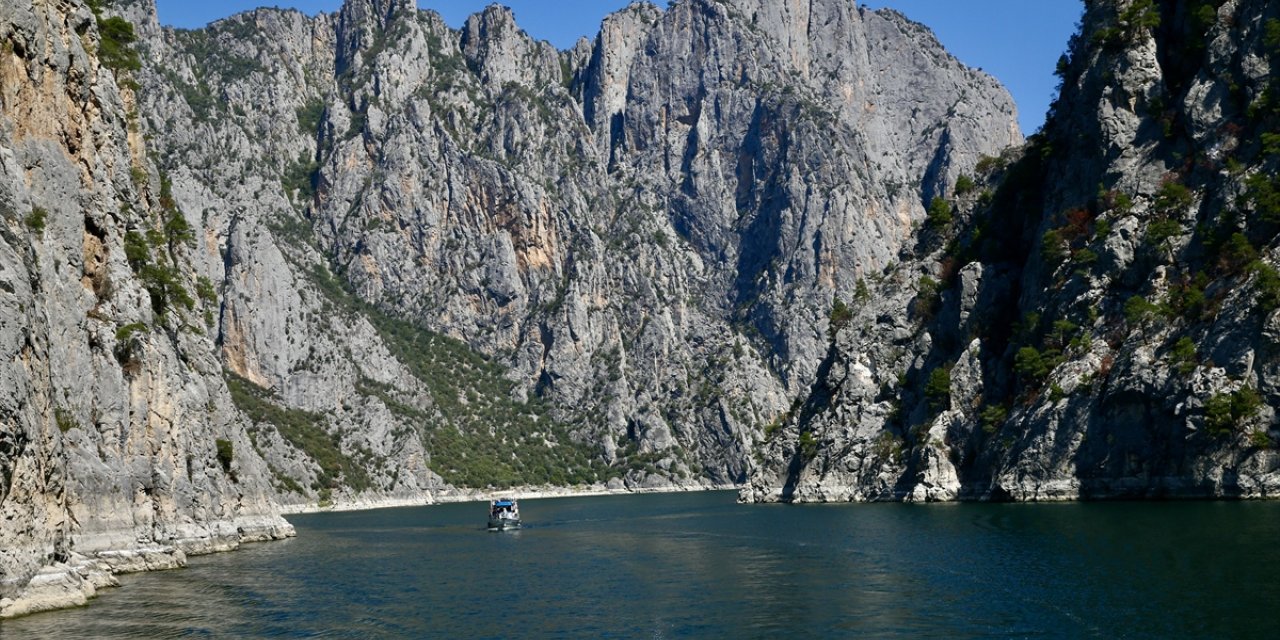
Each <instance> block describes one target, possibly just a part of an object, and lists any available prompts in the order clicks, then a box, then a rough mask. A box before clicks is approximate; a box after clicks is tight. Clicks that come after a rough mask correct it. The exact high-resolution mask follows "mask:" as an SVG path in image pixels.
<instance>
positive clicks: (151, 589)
mask: <svg viewBox="0 0 1280 640" xmlns="http://www.w3.org/2000/svg"><path fill="white" fill-rule="evenodd" d="M521 511H522V514H523V516H524V518H525V522H526V523H527V527H526V528H525V529H524V530H522V531H519V532H514V533H512V532H508V533H489V532H487V531H484V529H483V525H484V515H485V506H484V505H482V504H477V503H472V504H459V505H445V506H437V507H426V508H413V509H389V510H382V511H372V512H362V513H340V514H317V515H307V516H293V517H291V518H290V520H291V521H292V522H293V523H294V524H295V525H296V526H297V529H298V537H297V538H296V539H294V540H290V541H287V542H279V543H268V544H261V545H252V546H248V547H246V548H244V549H243V550H241V551H237V552H235V553H230V554H220V555H215V556H205V557H200V558H193V559H192V561H191V566H190V567H189V568H187V569H183V570H179V571H172V572H164V573H151V574H143V575H135V576H123V577H122V583H123V585H124V586H123V587H121V588H119V589H109V590H106V591H105V592H103V594H102V596H101V597H99V598H98V599H97V600H95V601H94V602H93V603H92V604H91V605H90V606H89V607H85V608H82V609H77V610H73V611H62V612H56V613H49V614H40V615H36V616H31V617H27V618H22V619H19V620H14V621H7V622H3V623H0V637H3V638H5V639H6V640H7V639H9V638H44V637H49V638H78V637H83V638H124V637H128V638H162V637H190V636H195V637H216V638H225V637H336V638H348V637H349V638H367V637H410V638H420V637H438V638H513V637H519V636H524V637H559V638H596V637H623V638H686V637H693V638H743V637H769V638H774V637H784V636H792V637H818V636H822V637H875V638H893V637H901V638H917V637H947V638H965V637H984V638H985V637H1013V638H1022V637H1033V638H1040V637H1047V638H1078V637H1098V638H1117V637H1133V638H1139V637H1152V638H1174V637H1280V617H1278V612H1277V608H1276V605H1277V597H1278V596H1280V503H1210V502H1199V503H1104V504H1054V505H930V506H910V505H898V504H886V505H842V506H803V507H800V506H774V505H771V506H743V505H737V504H734V494H732V493H725V492H718V493H703V494H677V495H647V496H621V497H603V498H568V499H555V500H527V501H521Z"/></svg>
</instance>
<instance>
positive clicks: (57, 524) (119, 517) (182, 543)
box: [0, 0, 292, 617]
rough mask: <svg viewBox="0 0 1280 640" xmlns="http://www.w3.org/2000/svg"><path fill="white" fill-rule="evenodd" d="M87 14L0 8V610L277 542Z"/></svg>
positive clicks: (133, 113)
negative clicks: (195, 557)
mask: <svg viewBox="0 0 1280 640" xmlns="http://www.w3.org/2000/svg"><path fill="white" fill-rule="evenodd" d="M94 22H95V18H94V16H93V14H92V13H91V12H90V11H89V10H88V9H87V8H85V7H83V6H80V5H78V4H61V5H56V6H55V5H46V4H43V3H40V4H36V5H33V4H31V3H24V2H16V1H8V0H6V1H5V2H2V3H0V87H3V89H0V167H2V168H0V215H2V217H3V221H2V222H0V353H2V358H3V362H4V363H5V365H4V366H3V367H0V388H2V389H3V393H2V394H0V395H2V397H3V398H2V399H0V617H6V616H12V615H20V614H23V613H29V612H32V611H39V610H42V609H47V608H54V607H59V606H68V605H74V604H82V603H83V602H84V600H85V598H86V597H88V596H90V595H92V594H93V593H94V591H95V589H96V588H97V587H101V586H106V585H108V584H111V583H112V580H111V578H110V574H111V572H113V571H116V572H118V571H136V570H142V569H146V568H156V567H162V566H177V565H180V564H182V563H183V562H185V556H186V554H191V553H209V552H212V551H217V550H224V549H229V548H233V547H235V546H237V545H239V544H240V543H241V542H243V541H250V540H261V539H268V538H276V537H283V536H285V535H291V534H292V528H291V527H290V526H289V525H288V523H286V522H285V521H284V520H283V519H281V518H280V517H279V515H278V511H277V508H276V506H275V503H274V502H273V500H272V496H273V492H272V490H271V488H270V486H269V485H268V484H267V483H266V481H265V476H266V468H265V465H264V463H263V461H262V460H261V459H260V458H259V457H257V456H256V455H255V454H254V453H253V449H252V447H250V446H249V443H248V438H247V435H246V431H245V424H244V421H243V419H242V418H241V417H240V414H239V413H238V412H237V411H235V409H234V407H233V406H232V405H231V400H230V397H229V395H228V393H227V388H226V386H225V384H223V382H222V376H221V373H220V372H221V366H220V365H219V363H218V361H217V357H216V351H215V350H214V346H213V341H212V339H211V338H210V336H209V334H208V333H207V331H206V328H205V327H204V326H203V325H204V323H203V321H202V314H203V312H204V310H205V309H207V308H209V306H211V305H212V304H213V302H212V301H208V300H204V299H201V298H200V297H198V296H195V295H194V292H195V291H196V290H197V288H198V283H197V280H196V278H195V273H194V271H193V270H192V268H191V261H190V258H189V252H190V248H189V246H188V244H187V242H186V241H185V240H184V239H183V237H184V231H183V229H185V228H186V225H184V224H182V221H184V220H185V218H184V217H183V215H184V214H183V213H182V212H180V211H177V210H175V209H173V207H172V205H171V204H170V203H168V201H167V199H166V197H165V195H163V194H164V193H165V188H164V187H162V185H161V181H160V179H159V177H158V176H157V174H156V172H155V169H154V167H153V166H152V165H151V164H150V162H149V161H148V160H147V154H148V147H147V145H146V144H145V142H144V140H143V137H142V135H141V131H140V130H139V129H138V128H137V105H136V99H135V96H134V94H133V93H132V92H131V90H130V89H129V88H128V87H127V86H125V87H124V88H121V85H120V84H118V83H117V76H116V74H115V72H113V71H112V70H110V69H108V68H106V67H104V66H102V65H101V63H100V61H99V59H98V58H97V57H96V55H95V53H94V52H95V51H96V50H97V48H98V46H99V44H100V41H99V39H98V34H97V30H96V27H95V24H94ZM148 236H149V237H148ZM139 252H141V254H140V253H139ZM180 291H181V293H179V292H180ZM187 292H191V293H187ZM184 300H185V301H184ZM220 448H221V450H222V451H223V453H222V455H221V456H220V455H219V449H220Z"/></svg>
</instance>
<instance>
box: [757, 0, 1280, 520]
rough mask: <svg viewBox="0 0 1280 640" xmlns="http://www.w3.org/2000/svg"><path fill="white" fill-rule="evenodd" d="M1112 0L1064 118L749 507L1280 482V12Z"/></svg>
mask: <svg viewBox="0 0 1280 640" xmlns="http://www.w3.org/2000/svg"><path fill="white" fill-rule="evenodd" d="M1086 4H1087V10H1086V12H1085V15H1084V19H1083V24H1082V30H1081V32H1080V33H1079V34H1078V35H1077V36H1076V37H1075V38H1073V40H1072V42H1071V46H1070V50H1069V51H1068V53H1067V54H1066V55H1065V56H1064V57H1063V59H1062V61H1061V62H1060V63H1059V66H1058V74H1059V76H1060V78H1061V79H1062V91H1061V95H1060V97H1059V98H1058V99H1057V101H1056V102H1055V104H1054V106H1053V108H1052V111H1051V113H1050V114H1049V120H1048V123H1047V124H1046V126H1045V129H1044V131H1043V132H1042V133H1041V134H1040V135H1037V136H1035V137H1033V139H1032V140H1030V141H1029V142H1028V144H1027V145H1026V146H1025V147H1024V148H1022V149H1020V150H1017V151H1011V152H1008V153H1005V154H1001V155H999V156H997V157H992V158H989V159H984V160H983V161H981V162H980V163H978V166H977V167H976V168H975V171H974V173H973V174H971V175H970V176H968V177H967V178H966V179H964V180H959V181H956V182H954V183H952V184H951V188H950V190H949V191H948V192H947V193H945V194H943V198H942V199H940V200H938V201H937V202H936V203H934V204H933V206H931V207H930V211H931V214H930V216H929V218H928V220H927V221H926V224H925V226H924V228H923V229H922V231H921V233H920V234H919V235H918V236H917V241H916V242H915V243H914V245H913V246H909V247H908V248H907V250H905V251H904V252H903V253H902V255H901V257H900V263H899V264H898V265H897V266H896V267H895V268H893V269H887V270H885V271H884V272H883V273H882V274H880V275H878V276H877V277H875V278H871V279H869V286H868V292H867V295H866V296H865V297H863V298H862V299H861V300H857V301H850V303H849V308H848V311H847V312H845V313H844V314H843V316H842V322H841V324H842V325H843V328H841V329H840V330H839V331H838V332H837V333H836V334H835V336H834V339H833V341H832V343H831V349H830V351H829V353H828V356H827V358H826V360H825V361H824V363H823V366H822V371H821V373H820V375H819V380H818V382H817V383H816V384H815V385H814V386H813V388H812V389H811V391H810V393H809V394H807V395H806V397H805V398H804V399H803V400H802V401H800V402H798V403H797V404H796V405H795V406H794V407H793V409H792V411H791V412H790V413H789V414H788V416H787V419H786V420H785V421H783V422H781V423H780V424H779V426H778V428H776V429H773V430H771V432H770V435H769V436H768V440H767V441H766V443H765V444H764V445H763V446H762V447H761V448H760V453H759V455H758V456H757V457H756V460H758V461H759V462H758V465H757V466H756V467H755V468H754V469H753V473H752V480H751V483H750V486H749V487H747V488H746V489H744V491H743V493H742V497H743V499H745V500H754V501H778V500H782V501H847V500H859V501H861V500H918V501H925V500H955V499H981V500H1009V499H1012V500H1064V499H1079V498H1116V497H1124V498H1161V497H1243V498H1262V497H1273V496H1275V495H1277V491H1278V490H1280V456H1278V455H1277V451H1276V448H1277V443H1278V442H1280V429H1277V415H1276V411H1275V407H1276V406H1277V405H1278V404H1280V375H1278V373H1277V372H1278V371H1280V367H1278V365H1280V342H1278V340H1280V275H1277V274H1278V272H1277V269H1276V264H1277V258H1278V257H1280V256H1278V255H1277V244H1278V243H1277V234H1278V233H1280V198H1278V196H1277V194H1278V193H1280V181H1278V180H1277V178H1276V176H1277V174H1278V171H1277V170H1278V169H1280V80H1278V79H1277V76H1278V71H1280V6H1277V5H1276V3H1273V2H1266V1H1264V0H1227V1H1221V0H1218V1H1213V2H1209V1H1196V2H1153V1H1151V0H1131V1H1130V0H1122V1H1096V2H1089V3H1086Z"/></svg>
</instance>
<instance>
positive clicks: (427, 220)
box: [122, 0, 1021, 502]
mask: <svg viewBox="0 0 1280 640" xmlns="http://www.w3.org/2000/svg"><path fill="white" fill-rule="evenodd" d="M122 10H123V11H125V13H126V15H127V16H128V17H129V18H130V19H131V20H134V21H135V22H138V23H142V24H152V23H154V13H153V11H152V9H151V7H150V6H149V5H148V3H146V2H138V3H135V4H133V5H130V6H129V7H124V8H123V9H122ZM143 32H144V33H148V34H151V37H148V38H146V39H144V42H143V43H141V47H140V49H141V51H142V57H143V64H142V69H141V70H140V71H139V73H138V74H137V79H138V82H139V83H140V85H141V89H140V92H139V95H140V109H139V112H140V114H141V124H140V126H141V130H142V131H143V132H145V133H146V135H147V136H149V137H150V139H151V140H152V142H153V144H154V146H155V148H156V150H157V154H158V160H157V161H158V164H159V166H160V167H161V168H163V170H164V171H165V173H166V175H167V177H168V179H169V180H170V181H171V183H172V193H173V198H174V200H175V201H176V202H177V203H178V205H179V206H180V207H181V208H182V210H184V211H188V212H191V215H192V216H193V226H195V227H196V228H197V231H198V232H197V233H196V239H195V249H194V250H193V251H192V254H193V257H192V260H193V263H194V264H195V265H196V268H197V269H198V270H199V271H200V272H201V273H202V274H204V276H205V277H207V278H209V280H210V281H211V282H213V283H214V284H215V288H216V289H217V291H218V294H219V296H220V297H219V300H221V301H222V303H221V308H220V310H219V312H218V314H217V318H215V323H214V324H215V327H216V328H215V330H214V331H215V332H216V335H217V338H216V340H217V344H218V347H219V351H220V355H221V358H222V361H223V363H224V365H225V366H226V368H227V370H228V376H229V378H230V379H231V386H232V390H233V392H235V393H236V397H237V398H239V399H240V400H241V406H242V408H245V409H246V411H248V413H249V414H250V416H251V417H252V418H254V419H255V423H256V426H255V427H254V428H253V430H252V432H251V433H252V434H253V437H254V446H255V447H257V450H258V451H259V452H260V453H261V455H262V456H263V457H264V458H266V459H267V460H268V462H269V463H270V465H271V468H272V472H273V474H274V477H275V485H276V487H277V489H278V490H279V492H280V495H281V499H283V500H286V501H303V502H305V501H313V500H315V499H317V498H319V499H326V498H329V497H331V496H335V497H336V496H347V497H353V496H354V495H356V494H365V495H381V496H393V497H394V496H414V495H422V494H424V493H432V492H438V491H441V490H447V487H448V486H454V487H463V486H473V487H484V486H487V485H490V484H494V485H497V486H505V485H509V484H538V483H549V484H577V483H605V482H608V483H611V485H612V486H633V487H636V486H664V485H669V484H671V483H676V484H691V485H699V484H725V483H735V482H740V481H742V480H743V479H744V478H745V477H746V468H747V460H748V457H749V452H750V451H751V450H752V449H753V447H754V445H755V442H756V440H757V439H758V438H759V436H760V434H761V433H762V430H763V428H764V426H765V425H767V424H769V423H770V422H772V421H774V420H775V419H776V418H777V416H779V415H780V414H782V413H783V412H784V411H785V409H786V407H787V406H788V405H789V404H791V402H792V399H793V398H794V397H795V396H797V395H800V394H803V393H804V392H805V391H806V390H807V389H808V387H809V386H810V385H811V384H812V382H813V380H814V378H815V376H816V375H817V371H818V367H819V365H820V363H821V362H822V360H823V357H824V355H825V354H826V351H827V347H828V345H827V338H826V335H827V324H828V315H829V311H830V308H831V304H832V300H833V297H840V298H845V299H847V298H848V297H850V296H852V295H853V293H854V292H855V291H856V290H857V287H858V283H859V281H860V279H862V278H863V277H864V275H867V274H872V273H877V272H879V271H880V270H881V269H882V268H883V267H884V266H886V264H888V263H889V262H892V261H893V260H894V259H895V256H896V255H897V253H898V251H899V250H900V249H901V247H902V245H903V243H904V242H909V241H911V240H912V238H913V226H914V225H918V224H919V223H920V222H921V221H922V220H923V218H924V216H925V209H924V203H926V202H928V201H929V199H930V198H931V197H932V196H933V195H935V194H939V193H944V192H946V191H948V190H949V189H950V188H951V186H952V184H953V183H954V181H955V180H956V178H958V177H959V176H960V175H961V174H963V173H966V172H971V167H972V165H973V164H974V163H975V162H977V160H978V159H979V158H981V157H982V156H984V155H992V154H996V153H998V152H999V151H1000V150H1001V149H1003V148H1005V147H1007V146H1009V145H1011V144H1016V143H1020V142H1021V136H1020V134H1019V132H1018V131H1017V128H1016V125H1015V124H1014V123H1015V113H1014V108H1013V105H1012V102H1011V100H1010V99H1009V97H1008V95H1007V93H1006V92H1005V91H1004V90H1003V89H1002V88H1001V87H999V86H998V85H997V84H996V83H995V81H994V80H992V79H991V78H990V77H989V76H986V75H985V74H982V73H980V72H977V71H974V70H971V69H968V68H965V67H964V66H962V65H961V64H960V63H958V62H957V61H956V60H954V59H953V58H951V57H950V56H948V55H947V54H946V53H945V51H943V50H942V48H941V46H940V45H939V44H938V43H937V41H936V40H935V39H934V38H933V37H932V35H931V34H930V33H929V32H928V31H927V30H926V29H924V28H923V27H920V26H919V25H916V24H913V23H911V22H909V21H907V20H906V19H904V18H903V17H902V16H900V15H898V14H895V13H892V12H870V11H866V10H861V9H857V8H855V7H854V6H853V5H852V3H849V2H845V1H843V0H815V1H812V2H810V1H805V2H764V3H762V2H749V1H746V0H733V1H729V2H725V1H712V0H691V1H687V2H679V3H675V4H673V5H672V6H671V7H669V8H668V9H666V10H665V11H662V10H659V9H657V8H656V7H653V6H651V5H647V4H637V5H633V6H631V7H629V8H627V9H625V10H623V11H622V12H620V13H618V14H615V15H613V16H610V17H608V18H607V19H606V20H605V22H604V24H603V25H602V28H601V32H600V34H599V36H598V37H597V38H596V39H595V40H594V41H586V40H584V41H582V42H580V43H579V44H578V46H576V47H575V48H574V49H572V50H569V51H556V50H555V49H554V48H552V47H551V46H549V45H548V44H547V43H545V42H538V41H535V40H533V39H532V38H530V37H529V36H528V35H527V34H525V33H524V32H523V31H521V30H520V28H519V27H518V26H517V25H516V24H515V22H514V21H513V18H512V15H511V13H510V12H509V11H508V10H506V9H503V8H501V7H491V8H490V9H488V10H486V11H484V12H483V13H481V14H478V15H476V16H473V17H472V18H471V19H470V20H469V21H468V22H467V23H466V25H465V26H464V27H463V28H462V29H461V30H458V31H455V30H451V29H450V28H449V27H447V26H446V25H445V24H444V23H443V21H442V20H441V19H440V18H439V16H437V15H436V14H434V13H431V12H424V11H419V10H418V9H416V8H415V7H414V5H413V3H412V2H408V1H403V0H399V1H391V0H378V1H373V0H359V1H357V0H352V1H350V2H347V3H346V4H345V5H344V6H343V7H342V9H341V11H339V12H338V13H336V14H334V15H320V16H318V17H315V18H308V17H307V16H304V15H303V14H301V13H297V12H290V11H279V10H271V9H264V10H259V11H255V12H251V13H247V14H242V15H239V16H235V17H232V18H229V19H227V20H223V21H220V22H217V23H214V24H212V25H210V26H209V27H208V28H207V29H203V30H197V31H181V30H167V29H164V30H162V29H159V28H153V27H148V28H146V29H143ZM195 216H198V217H199V221H198V222H197V221H195V220H194V217H195Z"/></svg>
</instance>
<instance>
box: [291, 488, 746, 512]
mask: <svg viewBox="0 0 1280 640" xmlns="http://www.w3.org/2000/svg"><path fill="white" fill-rule="evenodd" d="M741 488H742V487H741V486H739V485H735V484H727V485H692V486H665V487H636V488H630V489H628V488H622V489H610V488H608V487H606V486H603V485H593V486H590V487H583V488H575V487H514V488H511V489H503V490H487V489H486V490H473V489H466V490H455V491H451V492H447V493H442V494H428V495H424V496H417V497H411V498H395V497H387V498H373V499H368V500H347V501H342V502H335V503H334V504H331V505H326V506H323V507H321V506H319V505H315V504H310V505H303V504H294V505H280V515H281V516H291V515H300V514H310V513H346V512H352V511H374V510H377V509H401V508H405V507H430V506H435V505H442V504H456V503H460V502H482V501H487V500H489V499H491V498H493V497H494V496H499V495H503V496H507V495H512V496H515V497H516V498H517V499H520V500H542V499H547V498H589V497H593V496H623V495H640V494H650V493H692V492H695V491H738V490H740V489H741Z"/></svg>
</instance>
